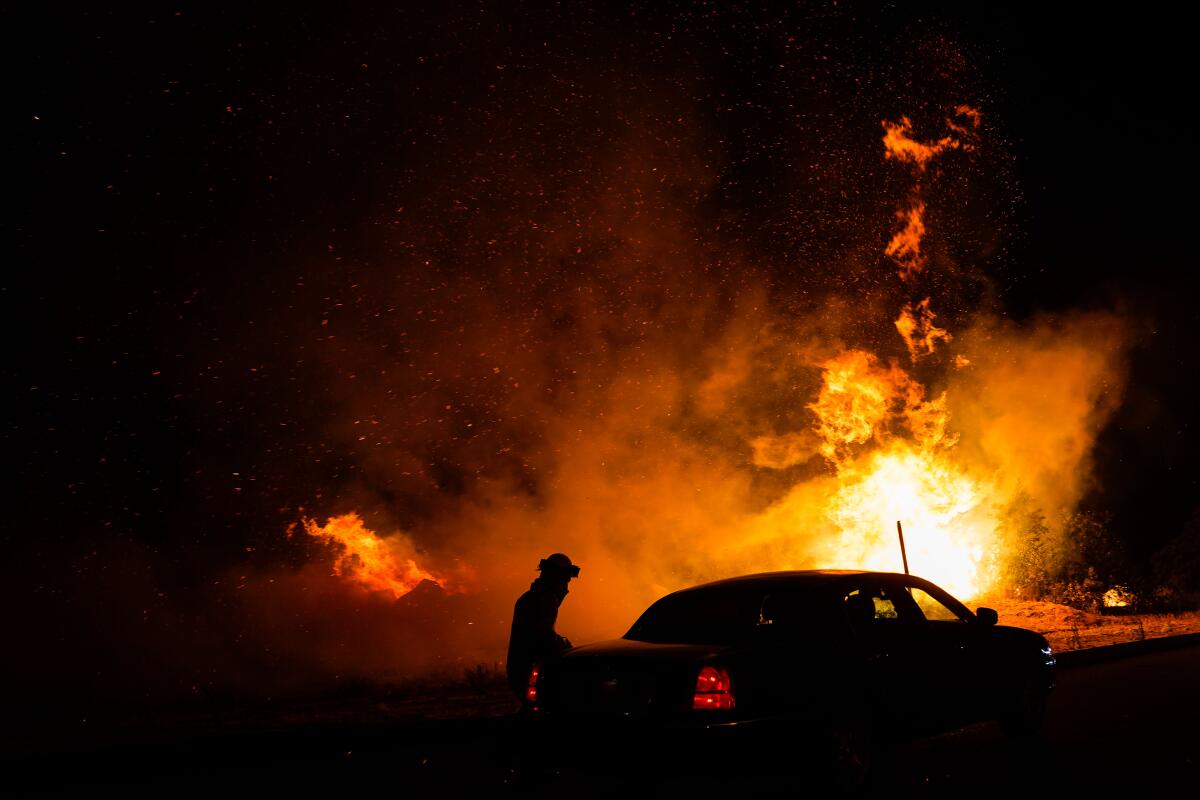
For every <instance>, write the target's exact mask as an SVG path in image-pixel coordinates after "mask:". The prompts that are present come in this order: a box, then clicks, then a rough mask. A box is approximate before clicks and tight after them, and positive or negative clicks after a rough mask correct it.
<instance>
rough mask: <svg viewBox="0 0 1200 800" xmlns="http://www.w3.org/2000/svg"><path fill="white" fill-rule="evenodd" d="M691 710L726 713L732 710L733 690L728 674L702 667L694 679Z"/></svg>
mask: <svg viewBox="0 0 1200 800" xmlns="http://www.w3.org/2000/svg"><path fill="white" fill-rule="evenodd" d="M692 708H693V709H695V710H697V711H699V710H701V709H717V710H722V711H728V710H729V709H731V708H733V688H732V687H731V686H730V684H729V673H728V672H726V671H725V670H723V669H717V668H716V667H703V668H702V669H701V670H700V674H699V675H698V676H697V677H696V693H695V694H694V695H692Z"/></svg>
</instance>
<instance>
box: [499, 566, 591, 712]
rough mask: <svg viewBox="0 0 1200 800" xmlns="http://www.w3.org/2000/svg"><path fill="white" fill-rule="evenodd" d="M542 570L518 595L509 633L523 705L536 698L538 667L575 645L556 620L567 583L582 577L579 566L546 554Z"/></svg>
mask: <svg viewBox="0 0 1200 800" xmlns="http://www.w3.org/2000/svg"><path fill="white" fill-rule="evenodd" d="M538 570H539V571H540V572H541V575H539V576H538V577H537V579H536V580H535V581H534V582H533V583H532V584H530V586H529V591H527V592H525V594H523V595H521V596H520V597H519V598H517V603H516V606H515V607H514V608H513V621H512V633H510V634H509V637H508V664H507V672H508V685H509V687H510V688H511V689H512V690H513V692H514V693H515V694H516V695H517V697H518V698H519V699H520V700H521V705H522V707H523V708H528V707H529V705H530V704H531V702H532V697H531V691H530V688H531V684H532V680H531V678H532V677H533V670H534V668H535V667H537V666H538V665H539V664H542V663H544V662H545V661H546V659H548V658H553V657H555V656H557V655H558V654H560V653H562V652H563V651H564V650H567V649H569V648H570V647H571V643H570V642H569V641H568V640H567V639H566V637H564V636H559V635H558V632H557V631H555V630H554V623H555V621H557V620H558V607H559V606H560V605H562V601H563V598H565V597H566V596H567V592H568V591H569V590H568V589H567V584H568V583H570V581H571V579H572V578H577V577H579V567H578V566H576V565H575V564H572V563H571V559H569V558H567V557H566V556H565V555H563V554H562V553H553V554H551V555H549V556H546V557H545V558H543V559H542V560H541V561H540V562H538Z"/></svg>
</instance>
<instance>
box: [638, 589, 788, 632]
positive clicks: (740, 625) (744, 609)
mask: <svg viewBox="0 0 1200 800" xmlns="http://www.w3.org/2000/svg"><path fill="white" fill-rule="evenodd" d="M763 595H764V593H763V592H762V591H761V590H760V591H757V592H747V591H735V590H734V589H732V588H730V587H721V588H719V589H708V590H699V591H697V590H692V591H686V592H679V593H677V594H669V595H667V596H666V597H664V598H663V599H661V600H659V601H658V602H657V603H655V604H654V605H652V606H650V608H648V609H646V611H645V613H643V614H642V616H641V617H639V618H638V621H637V622H635V623H634V624H633V627H632V628H630V629H629V633H627V634H625V638H626V639H636V640H638V641H641V642H653V643H655V644H733V643H735V642H737V641H740V640H741V639H743V638H744V637H745V636H747V635H749V634H750V632H751V631H752V630H753V629H754V627H755V625H756V624H757V623H758V618H759V611H760V609H761V607H762V600H763Z"/></svg>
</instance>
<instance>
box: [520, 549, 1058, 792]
mask: <svg viewBox="0 0 1200 800" xmlns="http://www.w3.org/2000/svg"><path fill="white" fill-rule="evenodd" d="M996 621H997V616H996V612H995V611H993V610H991V609H987V608H980V609H979V611H978V612H977V613H972V612H971V611H969V610H968V609H967V608H966V606H964V605H963V604H962V603H960V602H959V601H957V600H955V599H954V598H953V597H951V596H950V595H949V594H947V593H946V592H945V591H943V590H942V589H940V588H938V587H937V586H935V585H934V584H932V583H930V582H929V581H926V580H922V579H921V578H917V577H913V576H911V575H899V574H890V573H879V572H855V571H841V570H837V571H835V570H821V571H810V572H776V573H765V574H761V575H748V576H745V577H739V578H731V579H728V580H722V581H717V582H715V583H708V584H704V585H702V586H696V587H693V588H690V589H684V590H682V591H678V592H674V593H673V594H669V595H667V596H666V597H663V598H662V599H661V600H659V601H657V602H656V603H654V604H653V605H651V606H650V607H649V608H648V609H647V610H646V611H645V613H643V614H642V616H641V617H640V618H639V619H638V620H637V622H636V623H634V625H633V627H632V628H630V629H629V632H628V633H626V634H625V636H624V637H622V638H621V639H615V640H613V641H608V642H600V643H598V644H591V645H585V646H583V647H576V648H574V649H572V650H570V651H568V652H567V653H565V654H564V655H563V656H562V657H560V658H558V659H556V660H554V661H551V662H548V663H546V664H543V665H541V666H540V668H539V669H538V670H537V671H536V674H535V676H534V680H533V681H532V683H531V685H530V692H529V694H530V698H531V699H532V700H533V705H534V707H535V708H536V709H537V711H536V712H535V714H536V716H537V717H538V719H539V720H541V721H542V723H543V724H546V725H555V724H574V725H575V726H576V728H577V729H578V728H579V727H586V728H587V729H589V730H593V731H594V730H597V729H599V726H603V725H606V724H611V723H616V724H617V725H618V726H620V730H624V731H634V730H642V731H645V730H653V731H658V732H662V731H672V732H675V733H677V732H680V731H690V732H691V734H692V735H699V736H700V737H701V742H699V743H697V746H700V747H703V740H704V739H705V738H708V737H712V736H719V735H728V734H732V733H734V732H737V734H738V736H740V737H745V736H748V735H753V736H755V737H756V739H755V741H756V742H757V743H756V745H755V747H760V746H761V744H762V743H763V742H767V743H773V744H778V743H780V742H788V743H789V746H792V744H796V743H799V742H801V741H804V742H806V747H805V751H806V752H809V753H814V752H815V753H821V754H823V758H822V761H823V763H824V764H826V765H828V766H832V767H833V772H834V773H835V778H836V779H837V780H838V782H839V783H850V784H853V783H855V782H858V781H861V780H863V779H864V778H865V777H866V773H867V770H868V767H869V764H870V760H871V756H872V753H873V752H874V751H875V746H876V744H877V743H880V742H886V741H889V740H893V741H894V740H903V739H908V738H913V737H919V736H923V735H930V734H933V733H937V732H941V731H945V730H949V729H952V728H956V727H960V726H963V725H966V724H968V723H972V722H976V721H980V720H990V719H995V720H999V721H1000V723H1001V725H1002V726H1003V727H1004V729H1005V730H1006V731H1007V732H1009V733H1010V734H1013V735H1016V736H1024V735H1029V734H1032V733H1034V732H1036V731H1037V730H1038V728H1039V727H1040V725H1041V721H1042V717H1043V714H1044V711H1045V702H1046V698H1047V696H1048V694H1049V692H1050V690H1051V689H1052V688H1053V686H1054V658H1053V657H1052V655H1051V652H1050V647H1049V645H1048V643H1047V642H1046V639H1045V638H1044V637H1042V636H1040V635H1039V634H1037V633H1034V632H1032V631H1028V630H1024V629H1021V628H1011V627H1005V626H1000V625H997V624H996ZM580 723H582V726H580ZM618 738H619V737H618ZM673 738H674V737H673V736H669V737H660V739H661V740H667V739H673Z"/></svg>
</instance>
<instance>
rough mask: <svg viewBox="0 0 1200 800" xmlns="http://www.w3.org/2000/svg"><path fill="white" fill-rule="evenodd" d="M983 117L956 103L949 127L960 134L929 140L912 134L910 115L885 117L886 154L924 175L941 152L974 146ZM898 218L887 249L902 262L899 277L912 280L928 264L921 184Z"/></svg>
mask: <svg viewBox="0 0 1200 800" xmlns="http://www.w3.org/2000/svg"><path fill="white" fill-rule="evenodd" d="M981 119H982V115H981V114H980V113H979V111H978V110H977V109H975V108H973V107H971V106H968V105H959V106H956V107H955V109H954V113H953V114H952V115H950V116H948V117H946V127H947V128H949V129H950V130H951V131H953V133H954V134H956V135H957V136H952V135H950V134H947V135H945V136H943V137H942V138H940V139H935V140H933V141H929V142H921V141H918V140H917V139H914V138H913V137H912V120H911V119H909V118H908V117H901V118H900V121H899V122H889V121H888V120H884V121H883V148H884V157H885V158H894V159H896V160H897V161H900V162H902V163H906V164H912V165H913V166H914V167H915V168H916V171H917V174H918V175H921V174H923V173H924V172H925V169H926V167H928V166H929V164H930V162H931V161H933V158H934V157H935V156H937V155H938V154H939V153H943V152H945V151H947V150H960V149H961V150H970V149H972V148H973V147H974V144H973V143H972V141H971V138H970V137H972V136H973V135H974V134H975V133H976V131H978V129H979V123H980V121H981ZM896 218H897V219H899V220H900V221H901V222H903V223H904V226H903V227H902V228H901V229H900V230H899V231H898V232H897V233H896V235H895V236H893V237H892V239H891V241H890V242H888V246H887V248H886V249H885V250H884V253H885V254H886V255H887V256H888V257H890V258H891V259H892V260H894V261H895V262H896V263H897V264H899V265H900V277H901V278H904V279H905V280H909V279H911V278H912V277H913V276H914V275H916V273H918V272H920V271H921V270H922V269H924V268H925V260H926V259H925V256H924V254H922V252H921V240H922V239H923V238H924V237H925V200H924V199H923V197H922V189H921V186H920V184H918V185H917V186H916V187H914V189H913V193H912V197H911V198H910V200H909V203H908V205H907V207H905V208H901V209H899V210H898V211H897V212H896Z"/></svg>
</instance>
